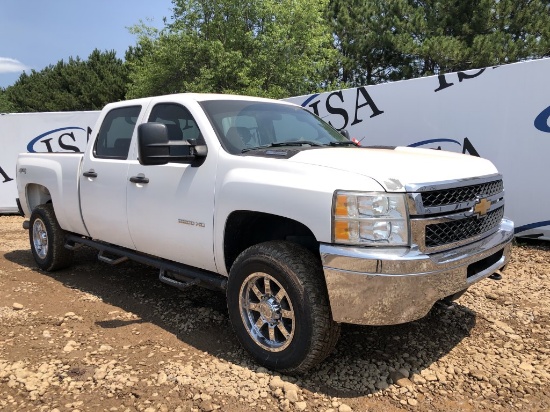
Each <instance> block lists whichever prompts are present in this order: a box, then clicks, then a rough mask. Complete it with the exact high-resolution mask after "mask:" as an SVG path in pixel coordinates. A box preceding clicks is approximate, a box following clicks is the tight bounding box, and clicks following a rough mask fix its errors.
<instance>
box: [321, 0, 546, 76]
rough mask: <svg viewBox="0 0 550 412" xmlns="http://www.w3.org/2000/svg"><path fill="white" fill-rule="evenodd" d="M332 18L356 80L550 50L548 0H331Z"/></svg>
mask: <svg viewBox="0 0 550 412" xmlns="http://www.w3.org/2000/svg"><path fill="white" fill-rule="evenodd" d="M328 18H329V20H330V22H331V26H332V29H333V35H334V38H335V40H336V41H335V47H336V48H337V50H338V51H339V54H340V61H341V65H340V67H339V71H338V75H339V78H340V79H341V80H342V81H344V82H347V83H349V84H351V85H359V84H374V83H380V82H385V81H390V80H401V79H407V78H412V77H419V76H426V75H432V74H440V73H444V72H450V71H458V70H468V69H473V68H479V67H485V66H491V65H498V64H504V63H512V62H517V61H521V60H525V59H532V58H540V57H545V56H549V55H550V3H549V2H548V0H472V1H457V0H387V1H382V0H330V3H329V7H328Z"/></svg>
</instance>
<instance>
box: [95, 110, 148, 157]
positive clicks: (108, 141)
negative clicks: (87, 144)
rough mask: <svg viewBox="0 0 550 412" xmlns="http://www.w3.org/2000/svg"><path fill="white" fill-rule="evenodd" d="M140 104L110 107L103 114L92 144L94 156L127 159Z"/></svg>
mask: <svg viewBox="0 0 550 412" xmlns="http://www.w3.org/2000/svg"><path fill="white" fill-rule="evenodd" d="M140 112H141V106H128V107H119V108H116V109H112V110H111V111H110V112H109V113H107V114H106V115H105V118H104V119H103V123H102V124H101V128H100V129H99V133H98V135H97V139H96V141H95V145H94V151H93V154H94V157H97V158H100V159H119V160H126V159H128V151H129V149H130V143H131V142H132V135H133V134H134V129H135V128H136V123H137V119H138V116H139V113H140Z"/></svg>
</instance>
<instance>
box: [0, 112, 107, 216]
mask: <svg viewBox="0 0 550 412" xmlns="http://www.w3.org/2000/svg"><path fill="white" fill-rule="evenodd" d="M99 113H100V112H97V111H94V112H60V113H21V114H1V115H0V213H13V212H17V204H16V201H15V199H16V198H17V187H16V185H15V163H16V161H17V155H18V154H19V153H22V152H30V153H33V152H36V153H38V152H72V153H74V152H80V151H84V150H85V148H86V143H87V141H88V139H89V138H90V135H91V133H92V128H93V127H94V125H95V122H96V120H97V119H98V117H99Z"/></svg>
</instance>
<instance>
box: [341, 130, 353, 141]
mask: <svg viewBox="0 0 550 412" xmlns="http://www.w3.org/2000/svg"><path fill="white" fill-rule="evenodd" d="M340 134H341V135H342V136H344V137H345V138H346V139H348V140H351V137H350V135H349V132H348V131H347V129H342V130H340Z"/></svg>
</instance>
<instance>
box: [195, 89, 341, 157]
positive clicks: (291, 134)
mask: <svg viewBox="0 0 550 412" xmlns="http://www.w3.org/2000/svg"><path fill="white" fill-rule="evenodd" d="M200 104H201V106H202V108H203V109H204V111H205V112H206V114H207V116H208V117H209V119H210V121H211V122H212V124H213V125H214V129H215V131H216V133H217V135H218V139H219V140H220V142H221V144H222V146H223V147H224V148H225V150H227V151H228V152H229V153H232V154H239V153H243V151H247V150H250V149H254V148H263V147H273V146H285V145H286V144H287V143H288V145H292V146H295V145H304V146H323V145H331V144H335V143H336V142H349V140H348V139H346V138H345V137H344V136H342V135H341V134H340V133H339V132H338V131H337V130H335V129H334V128H332V127H331V126H330V125H328V124H327V123H325V122H324V121H322V120H321V119H320V118H318V117H317V116H315V115H314V114H312V113H310V112H308V111H307V110H305V109H303V108H301V107H296V106H288V105H285V104H278V103H269V102H253V101H245V100H209V101H204V102H201V103H200Z"/></svg>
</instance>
